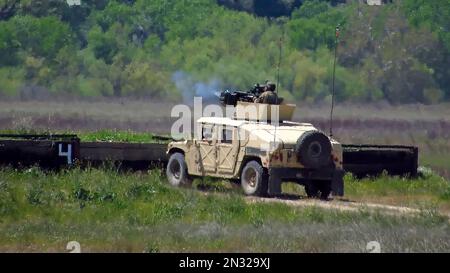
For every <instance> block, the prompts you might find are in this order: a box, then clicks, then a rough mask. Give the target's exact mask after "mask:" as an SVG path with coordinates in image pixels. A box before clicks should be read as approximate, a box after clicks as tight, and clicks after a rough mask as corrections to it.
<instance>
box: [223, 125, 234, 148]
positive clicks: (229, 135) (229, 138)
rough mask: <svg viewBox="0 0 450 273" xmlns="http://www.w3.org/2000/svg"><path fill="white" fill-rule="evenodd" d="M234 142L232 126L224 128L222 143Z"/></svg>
mask: <svg viewBox="0 0 450 273" xmlns="http://www.w3.org/2000/svg"><path fill="white" fill-rule="evenodd" d="M232 142H233V129H232V128H222V143H230V144H231V143H232Z"/></svg>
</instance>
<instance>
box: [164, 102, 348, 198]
mask: <svg viewBox="0 0 450 273" xmlns="http://www.w3.org/2000/svg"><path fill="white" fill-rule="evenodd" d="M234 103H236V107H235V109H236V110H235V113H234V116H233V117H202V118H200V119H198V120H197V122H196V126H198V128H197V129H198V130H199V132H201V135H200V136H199V137H197V138H195V137H194V138H193V139H191V140H183V141H174V142H171V143H169V145H168V150H167V153H168V155H169V161H168V164H167V169H166V172H167V177H168V180H169V183H170V184H171V185H173V186H180V185H183V184H188V183H189V182H190V181H191V179H192V177H195V176H211V177H219V178H225V179H235V180H238V181H240V183H241V186H242V189H243V191H244V193H245V194H246V195H255V196H277V195H280V194H281V184H282V183H283V182H297V183H299V184H301V185H304V186H305V191H306V193H307V195H308V196H309V197H319V198H321V199H327V198H328V197H329V195H330V193H331V192H332V193H333V194H334V195H339V196H342V195H343V193H344V185H343V175H344V170H343V168H342V159H343V156H342V146H341V144H340V143H339V142H337V141H336V140H334V139H332V138H330V137H328V136H327V135H325V134H324V133H323V132H321V131H320V130H318V129H317V128H315V127H314V126H313V125H312V124H309V123H297V122H293V121H291V120H292V115H293V112H294V109H295V105H290V104H281V105H269V104H261V103H253V102H248V101H245V100H238V101H234V100H233V101H232V104H234Z"/></svg>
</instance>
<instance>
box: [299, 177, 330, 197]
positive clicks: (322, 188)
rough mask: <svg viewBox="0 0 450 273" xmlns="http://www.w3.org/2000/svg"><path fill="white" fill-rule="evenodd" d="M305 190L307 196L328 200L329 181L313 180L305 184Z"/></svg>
mask: <svg viewBox="0 0 450 273" xmlns="http://www.w3.org/2000/svg"><path fill="white" fill-rule="evenodd" d="M305 192H306V195H307V196H308V197H309V198H320V199H321V200H328V198H329V197H330V193H331V181H324V180H314V181H311V182H310V183H309V184H307V185H305Z"/></svg>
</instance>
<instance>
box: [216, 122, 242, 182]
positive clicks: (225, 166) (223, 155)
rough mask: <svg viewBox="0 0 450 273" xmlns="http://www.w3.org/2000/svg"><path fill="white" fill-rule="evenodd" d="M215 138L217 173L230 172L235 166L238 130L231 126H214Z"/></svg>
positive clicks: (237, 149)
mask: <svg viewBox="0 0 450 273" xmlns="http://www.w3.org/2000/svg"><path fill="white" fill-rule="evenodd" d="M216 129H217V131H218V140H217V145H216V146H217V173H218V174H231V173H233V172H234V168H235V166H236V160H237V158H236V157H237V154H238V151H239V138H238V137H237V135H236V134H237V133H238V130H237V128H236V127H232V126H216Z"/></svg>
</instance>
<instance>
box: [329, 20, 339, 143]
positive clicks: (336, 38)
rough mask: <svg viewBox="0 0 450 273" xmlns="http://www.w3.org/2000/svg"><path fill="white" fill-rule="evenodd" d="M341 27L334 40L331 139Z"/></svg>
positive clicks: (337, 29)
mask: <svg viewBox="0 0 450 273" xmlns="http://www.w3.org/2000/svg"><path fill="white" fill-rule="evenodd" d="M339 34H340V25H339V24H338V25H337V26H336V33H335V40H334V63H333V81H332V85H331V110H330V137H333V110H334V94H335V86H334V83H335V79H336V59H337V50H338V44H339Z"/></svg>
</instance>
